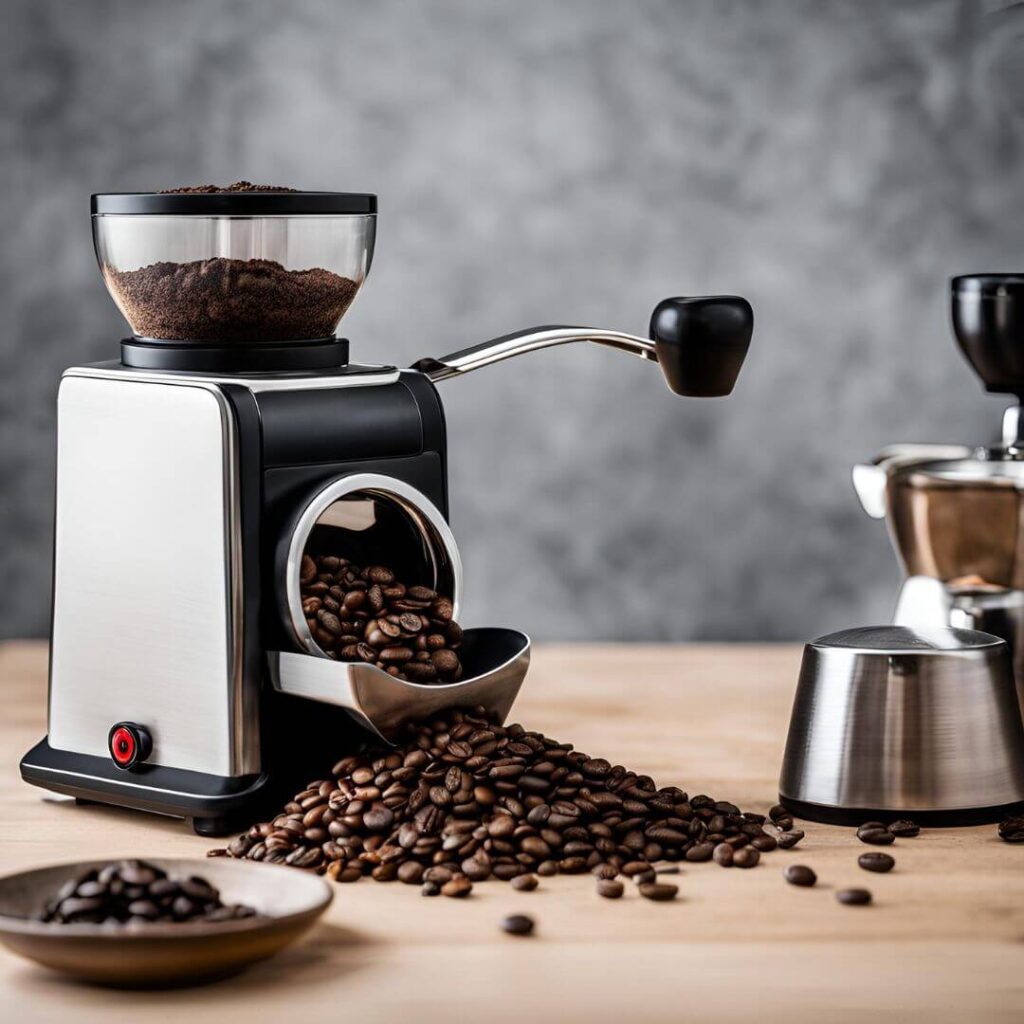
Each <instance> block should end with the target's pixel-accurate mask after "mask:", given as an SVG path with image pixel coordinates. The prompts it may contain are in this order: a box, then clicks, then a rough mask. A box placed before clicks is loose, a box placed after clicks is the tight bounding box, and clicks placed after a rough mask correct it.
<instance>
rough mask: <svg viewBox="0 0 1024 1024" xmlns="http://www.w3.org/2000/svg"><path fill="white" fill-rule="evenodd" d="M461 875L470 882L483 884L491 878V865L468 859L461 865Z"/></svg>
mask: <svg viewBox="0 0 1024 1024" xmlns="http://www.w3.org/2000/svg"><path fill="white" fill-rule="evenodd" d="M461 868H462V873H463V874H464V875H465V876H466V877H467V878H468V879H469V880H470V881H471V882H484V881H486V880H487V879H488V878H490V877H491V865H490V864H487V863H485V862H484V861H482V860H477V859H476V858H475V857H469V858H468V859H467V860H464V861H463V862H462V864H461Z"/></svg>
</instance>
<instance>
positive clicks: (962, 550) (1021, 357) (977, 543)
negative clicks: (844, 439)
mask: <svg viewBox="0 0 1024 1024" xmlns="http://www.w3.org/2000/svg"><path fill="white" fill-rule="evenodd" d="M951 292H952V294H951V299H952V323H953V332H954V334H955V336H956V340H957V342H958V344H959V346H960V349H961V351H962V352H963V354H964V356H965V357H966V358H967V361H968V362H969V363H970V365H971V366H972V367H973V369H974V371H975V373H977V374H978V376H979V377H980V378H981V380H982V383H983V384H984V386H985V390H986V391H989V392H994V393H1008V394H1012V395H1014V396H1015V398H1016V402H1015V404H1013V405H1011V406H1010V407H1009V408H1008V409H1007V410H1006V412H1005V414H1004V416H1003V430H1002V440H1001V441H1000V442H999V443H998V444H994V445H982V446H978V447H973V446H967V445H956V444H954V445H944V444H934V445H933V444H897V445H892V446H889V447H887V448H884V449H883V450H882V451H881V452H879V453H878V455H877V456H875V458H874V459H873V460H872V462H871V463H869V464H865V465H859V466H856V467H855V468H854V470H853V482H854V486H855V488H856V490H857V493H858V495H859V497H860V500H861V504H862V505H863V506H864V509H865V511H867V513H868V514H869V515H871V516H873V517H874V518H876V519H885V520H886V523H887V524H888V528H889V536H890V538H891V540H892V543H893V546H894V547H895V549H896V553H897V555H898V556H899V558H900V561H901V562H902V564H903V567H904V569H905V571H906V574H907V576H906V580H905V581H904V583H903V586H902V589H901V591H900V595H899V598H898V601H897V604H896V610H895V614H894V617H893V621H894V623H896V624H897V625H902V626H910V627H924V628H930V627H939V626H952V627H955V628H961V629H973V630H980V631H982V632H985V633H992V634H995V635H996V636H998V637H1001V638H1003V639H1004V640H1006V641H1007V643H1008V644H1009V645H1010V648H1011V653H1012V657H1013V665H1014V674H1015V677H1016V681H1017V690H1018V695H1019V696H1020V698H1021V702H1022V706H1024V275H1021V274H971V275H966V276H962V277H956V278H953V280H952V287H951Z"/></svg>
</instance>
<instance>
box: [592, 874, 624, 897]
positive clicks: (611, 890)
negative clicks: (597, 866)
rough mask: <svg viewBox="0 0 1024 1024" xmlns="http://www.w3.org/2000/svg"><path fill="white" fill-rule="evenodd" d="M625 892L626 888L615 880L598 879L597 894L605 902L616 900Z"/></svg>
mask: <svg viewBox="0 0 1024 1024" xmlns="http://www.w3.org/2000/svg"><path fill="white" fill-rule="evenodd" d="M625 891H626V887H625V886H624V885H623V884H622V883H621V882H620V881H619V880H618V879H616V878H599V879H598V880H597V894H598V895H599V896H603V897H604V898H605V899H606V900H617V899H619V898H620V897H621V896H622V894H623V893H624V892H625Z"/></svg>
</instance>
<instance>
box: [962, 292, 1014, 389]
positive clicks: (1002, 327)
mask: <svg viewBox="0 0 1024 1024" xmlns="http://www.w3.org/2000/svg"><path fill="white" fill-rule="evenodd" d="M952 314H953V332H954V334H956V340H957V342H958V343H959V345H960V349H961V351H962V352H963V354H964V355H965V356H966V357H967V361H968V362H969V363H970V364H971V366H972V367H973V368H974V372H975V373H976V374H977V375H978V376H979V377H980V378H981V380H982V383H983V384H984V385H985V390H986V391H994V392H1006V391H1008V392H1010V393H1012V394H1015V395H1018V396H1022V397H1024V274H967V275H965V276H963V277H954V278H953V281H952Z"/></svg>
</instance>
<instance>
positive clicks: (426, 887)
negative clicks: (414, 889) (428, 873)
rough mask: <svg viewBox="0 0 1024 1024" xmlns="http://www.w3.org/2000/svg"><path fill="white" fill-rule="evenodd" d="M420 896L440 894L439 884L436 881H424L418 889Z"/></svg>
mask: <svg viewBox="0 0 1024 1024" xmlns="http://www.w3.org/2000/svg"><path fill="white" fill-rule="evenodd" d="M420 894H421V895H422V896H440V895H441V886H439V885H438V884H437V882H424V883H423V887H422V888H421V889H420Z"/></svg>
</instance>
